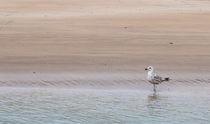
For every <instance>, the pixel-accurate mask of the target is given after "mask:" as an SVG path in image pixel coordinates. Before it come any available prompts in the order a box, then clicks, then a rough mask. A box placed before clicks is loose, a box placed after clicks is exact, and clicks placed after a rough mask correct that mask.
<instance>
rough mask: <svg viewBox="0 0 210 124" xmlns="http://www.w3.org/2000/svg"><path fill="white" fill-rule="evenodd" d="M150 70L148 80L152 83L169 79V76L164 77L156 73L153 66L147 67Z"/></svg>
mask: <svg viewBox="0 0 210 124" xmlns="http://www.w3.org/2000/svg"><path fill="white" fill-rule="evenodd" d="M145 70H148V74H147V80H148V81H149V82H150V83H152V84H160V83H162V82H164V81H169V78H168V77H167V78H162V77H161V76H159V75H157V74H155V73H154V68H153V67H152V66H149V67H147V68H146V69H145Z"/></svg>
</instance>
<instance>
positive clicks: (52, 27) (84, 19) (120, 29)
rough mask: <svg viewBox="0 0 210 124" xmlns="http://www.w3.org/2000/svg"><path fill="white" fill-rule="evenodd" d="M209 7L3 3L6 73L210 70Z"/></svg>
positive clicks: (0, 44)
mask: <svg viewBox="0 0 210 124" xmlns="http://www.w3.org/2000/svg"><path fill="white" fill-rule="evenodd" d="M209 6H210V1H207V0H206V1H201V0H190V1H183V0H178V1H177V0H176V1H175V0H164V1H152V0H149V1H148V0H141V1H138V0H131V1H130V0H113V1H105V0H86V1H82V0H77V1H74V0H63V1H62V2H60V1H59V0H52V1H50V2H49V1H48V0H36V1H34V0H29V1H25V0H18V1H17V0H9V1H0V72H1V74H2V75H3V77H4V75H7V76H8V74H9V75H10V74H14V75H16V74H18V75H21V74H26V75H27V74H31V77H32V76H33V74H40V73H41V74H43V73H46V74H50V73H56V74H62V73H84V75H86V73H87V74H89V73H93V74H94V73H99V72H100V73H110V75H112V74H114V73H131V74H132V73H133V74H134V75H136V74H139V75H140V77H139V78H141V79H142V78H144V76H145V75H144V74H145V71H144V68H145V67H147V66H148V65H153V66H154V67H155V68H156V69H157V70H158V71H159V72H160V73H163V74H166V75H170V76H171V75H176V74H178V75H181V74H180V73H182V74H187V75H191V74H198V75H202V74H205V75H207V74H206V73H209V72H210V35H209V34H210V8H209ZM141 75H142V76H141ZM23 77H24V76H23ZM175 77H176V76H175ZM10 78H13V77H12V76H11V77H10ZM1 80H2V81H4V80H3V79H1ZM10 80H12V79H10ZM14 80H16V79H14ZM69 80H70V79H69ZM142 80H143V79H142ZM207 81H208V82H209V80H208V79H207Z"/></svg>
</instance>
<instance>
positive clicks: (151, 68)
mask: <svg viewBox="0 0 210 124" xmlns="http://www.w3.org/2000/svg"><path fill="white" fill-rule="evenodd" d="M145 70H148V71H153V67H152V66H148V67H147V68H145Z"/></svg>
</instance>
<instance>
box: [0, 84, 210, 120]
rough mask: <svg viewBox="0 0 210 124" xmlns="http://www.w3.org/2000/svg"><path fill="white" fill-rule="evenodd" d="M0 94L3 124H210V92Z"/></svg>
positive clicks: (7, 90)
mask: <svg viewBox="0 0 210 124" xmlns="http://www.w3.org/2000/svg"><path fill="white" fill-rule="evenodd" d="M0 89H1V92H0V106H1V107H0V122H1V123H29V124H30V123H34V124H37V123H43V124H45V123H84V124H86V123H92V124H98V123H129V124H130V123H138V124H139V123H147V124H148V123H150V124H154V123H166V124H168V123H174V124H180V123H190V124H193V123H196V124H198V123H202V124H208V123H210V97H209V95H210V94H209V92H208V91H209V89H204V90H206V91H204V90H203V91H202V90H201V91H200V89H197V90H199V92H203V93H199V92H197V93H196V91H197V90H193V91H191V90H187V91H186V92H180V91H179V90H177V91H166V90H160V91H159V92H158V93H157V94H153V93H152V91H151V90H132V89H131V90H125V89H124V90H119V89H118V90H114V89H112V90H96V89H65V88H57V89H55V88H10V87H2V88H0Z"/></svg>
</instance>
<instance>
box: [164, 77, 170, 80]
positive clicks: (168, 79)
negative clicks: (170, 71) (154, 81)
mask: <svg viewBox="0 0 210 124" xmlns="http://www.w3.org/2000/svg"><path fill="white" fill-rule="evenodd" d="M169 80H171V79H170V78H169V77H167V78H164V80H163V81H169Z"/></svg>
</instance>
